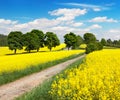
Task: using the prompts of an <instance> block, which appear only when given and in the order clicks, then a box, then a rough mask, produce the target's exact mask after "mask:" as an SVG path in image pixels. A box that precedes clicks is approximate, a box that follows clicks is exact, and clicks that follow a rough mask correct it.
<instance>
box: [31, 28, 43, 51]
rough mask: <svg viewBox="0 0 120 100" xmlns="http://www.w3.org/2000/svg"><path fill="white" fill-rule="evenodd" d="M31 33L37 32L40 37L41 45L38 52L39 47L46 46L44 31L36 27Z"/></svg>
mask: <svg viewBox="0 0 120 100" xmlns="http://www.w3.org/2000/svg"><path fill="white" fill-rule="evenodd" d="M31 33H33V34H36V35H37V36H38V38H39V39H38V43H39V46H38V48H37V52H38V51H39V48H41V47H44V33H43V32H42V31H40V30H36V29H34V30H32V31H31Z"/></svg>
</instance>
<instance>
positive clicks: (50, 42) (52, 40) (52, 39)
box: [44, 32, 60, 51]
mask: <svg viewBox="0 0 120 100" xmlns="http://www.w3.org/2000/svg"><path fill="white" fill-rule="evenodd" d="M44 41H45V45H46V46H47V47H48V49H50V51H51V50H52V47H56V46H58V45H60V40H59V39H58V37H57V35H56V34H54V33H53V32H47V33H46V34H45V40H44Z"/></svg>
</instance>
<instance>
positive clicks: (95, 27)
mask: <svg viewBox="0 0 120 100" xmlns="http://www.w3.org/2000/svg"><path fill="white" fill-rule="evenodd" d="M101 28H102V26H100V25H98V24H94V25H91V26H90V27H89V28H88V29H90V30H93V29H101Z"/></svg>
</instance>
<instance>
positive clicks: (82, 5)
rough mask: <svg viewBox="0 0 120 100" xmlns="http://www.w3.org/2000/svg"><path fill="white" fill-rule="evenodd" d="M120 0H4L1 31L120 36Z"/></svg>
mask: <svg viewBox="0 0 120 100" xmlns="http://www.w3.org/2000/svg"><path fill="white" fill-rule="evenodd" d="M119 4H120V1H119V0H0V34H6V35H7V34H9V32H10V31H22V32H23V33H26V32H28V31H31V30H32V29H39V30H43V31H44V32H47V31H52V32H54V33H56V34H57V35H58V36H59V38H60V39H61V40H63V36H64V35H65V34H66V33H69V32H74V33H76V34H77V35H81V36H83V34H84V33H86V32H91V33H94V34H95V35H96V37H97V38H98V39H101V38H102V37H103V38H106V39H108V38H111V39H113V40H114V39H120V10H119V9H120V5H119Z"/></svg>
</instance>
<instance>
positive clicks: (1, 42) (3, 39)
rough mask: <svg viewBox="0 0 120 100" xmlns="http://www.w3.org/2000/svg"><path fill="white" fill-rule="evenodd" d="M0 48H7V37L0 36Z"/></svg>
mask: <svg viewBox="0 0 120 100" xmlns="http://www.w3.org/2000/svg"><path fill="white" fill-rule="evenodd" d="M0 46H7V36H6V35H3V34H0Z"/></svg>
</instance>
